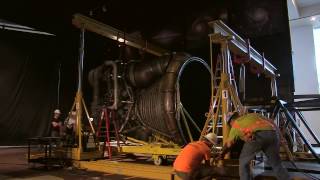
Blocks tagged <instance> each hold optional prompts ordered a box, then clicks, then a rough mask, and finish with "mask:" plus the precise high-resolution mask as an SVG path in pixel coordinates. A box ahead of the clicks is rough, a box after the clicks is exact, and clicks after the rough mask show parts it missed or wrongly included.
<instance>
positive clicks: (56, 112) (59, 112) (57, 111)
mask: <svg viewBox="0 0 320 180" xmlns="http://www.w3.org/2000/svg"><path fill="white" fill-rule="evenodd" d="M53 112H54V113H55V114H61V111H60V110H59V109H56V110H54V111H53Z"/></svg>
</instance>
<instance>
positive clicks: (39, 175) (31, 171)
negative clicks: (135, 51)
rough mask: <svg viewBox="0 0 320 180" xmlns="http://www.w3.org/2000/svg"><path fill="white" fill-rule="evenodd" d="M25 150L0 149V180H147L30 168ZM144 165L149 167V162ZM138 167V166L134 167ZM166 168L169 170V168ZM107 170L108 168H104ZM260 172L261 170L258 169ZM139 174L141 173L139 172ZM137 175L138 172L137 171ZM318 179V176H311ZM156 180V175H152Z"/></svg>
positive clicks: (265, 176) (308, 166) (308, 165)
mask: <svg viewBox="0 0 320 180" xmlns="http://www.w3.org/2000/svg"><path fill="white" fill-rule="evenodd" d="M26 155H27V148H21V147H20V148H18V147H15V148H12V147H6V148H3V147H2V148H1V147H0V180H5V179H23V180H43V179H44V180H61V179H66V180H69V179H70V180H75V179H77V180H110V179H112V180H125V179H130V180H131V179H132V180H138V179H139V180H148V179H146V178H141V177H135V176H132V175H131V176H124V175H118V174H116V173H113V172H108V171H107V170H106V171H105V172H104V173H103V172H94V171H87V170H79V169H75V168H50V169H46V168H44V167H43V166H42V165H37V164H36V166H35V167H34V168H32V167H33V166H30V164H28V163H27V158H26V157H27V156H26ZM284 164H285V166H286V167H288V168H289V171H291V172H290V174H291V175H292V176H295V177H300V178H304V179H311V178H310V177H308V176H306V175H305V174H303V173H300V172H294V168H293V167H292V166H291V165H290V163H288V162H284ZM140 165H141V164H140ZM146 165H150V162H149V163H147V164H146ZM297 165H298V167H299V168H301V169H304V170H306V171H308V170H312V171H313V170H314V171H318V172H319V171H320V164H318V163H308V162H303V163H302V162H298V163H297ZM136 166H139V165H136ZM167 168H170V167H169V166H168V167H167ZM106 169H108V168H106ZM260 170H261V169H260ZM258 171H259V170H258ZM140 173H141V172H140ZM137 174H139V170H137ZM311 175H313V176H316V177H317V178H320V174H319V173H317V174H311ZM271 176H272V173H271V172H270V171H264V172H263V173H262V174H260V175H259V178H257V179H274V178H270V177H271ZM154 177H155V179H156V177H157V174H156V173H155V174H154Z"/></svg>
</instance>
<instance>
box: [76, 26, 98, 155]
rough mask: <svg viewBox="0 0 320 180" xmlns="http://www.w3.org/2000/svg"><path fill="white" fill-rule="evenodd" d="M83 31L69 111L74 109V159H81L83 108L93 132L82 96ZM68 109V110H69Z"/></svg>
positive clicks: (82, 30) (82, 31)
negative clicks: (75, 91) (72, 99)
mask: <svg viewBox="0 0 320 180" xmlns="http://www.w3.org/2000/svg"><path fill="white" fill-rule="evenodd" d="M84 32H85V30H84V29H83V28H81V34H80V49H79V54H80V55H79V62H78V89H77V93H76V97H75V100H74V103H73V105H72V108H71V111H73V110H74V108H75V111H76V130H75V135H76V143H77V148H73V150H72V158H73V159H75V160H81V153H82V152H83V148H82V135H83V134H82V111H83V108H84V110H85V112H86V115H87V118H88V121H89V124H90V127H91V130H92V132H93V133H94V132H95V131H94V128H93V125H92V122H91V120H90V117H89V113H88V110H87V108H86V105H85V102H84V99H83V96H82V79H83V59H84ZM71 111H70V112H71Z"/></svg>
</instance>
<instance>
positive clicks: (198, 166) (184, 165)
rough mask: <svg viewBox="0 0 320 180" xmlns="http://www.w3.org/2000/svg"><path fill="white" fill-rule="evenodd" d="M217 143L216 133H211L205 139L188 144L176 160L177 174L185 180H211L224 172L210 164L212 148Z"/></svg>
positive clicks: (174, 166) (174, 165)
mask: <svg viewBox="0 0 320 180" xmlns="http://www.w3.org/2000/svg"><path fill="white" fill-rule="evenodd" d="M216 143H217V136H216V134H214V133H209V134H207V135H206V136H204V139H203V140H201V141H197V142H191V143H189V144H188V145H186V146H185V147H184V148H183V149H182V150H181V152H180V154H179V155H178V157H177V158H176V160H175V161H174V164H173V168H174V170H175V172H176V174H177V175H178V176H179V177H180V178H181V179H183V180H199V179H203V180H204V179H208V180H209V179H210V180H211V179H212V178H213V177H214V175H217V174H222V172H223V171H222V169H220V168H213V167H211V166H210V158H211V148H212V146H214V145H215V144H216ZM203 160H205V164H202V161H203Z"/></svg>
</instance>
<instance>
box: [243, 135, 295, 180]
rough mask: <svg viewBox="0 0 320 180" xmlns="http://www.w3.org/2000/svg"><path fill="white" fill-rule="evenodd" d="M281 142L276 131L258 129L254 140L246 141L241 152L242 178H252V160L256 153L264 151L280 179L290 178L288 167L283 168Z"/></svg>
mask: <svg viewBox="0 0 320 180" xmlns="http://www.w3.org/2000/svg"><path fill="white" fill-rule="evenodd" d="M279 149H280V143H279V137H278V135H277V133H276V131H272V130H268V131H257V132H256V133H254V138H253V140H252V141H249V142H246V143H245V144H244V145H243V148H242V151H241V154H240V158H239V161H240V167H239V173H240V180H249V179H250V161H251V160H252V159H253V158H254V157H255V155H256V153H257V152H259V151H263V152H264V154H265V155H266V156H267V158H268V163H269V164H270V165H271V167H272V170H273V172H274V173H275V175H276V176H277V178H278V179H280V180H287V179H289V174H288V171H287V169H285V168H283V166H282V164H281V159H280V155H279Z"/></svg>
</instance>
